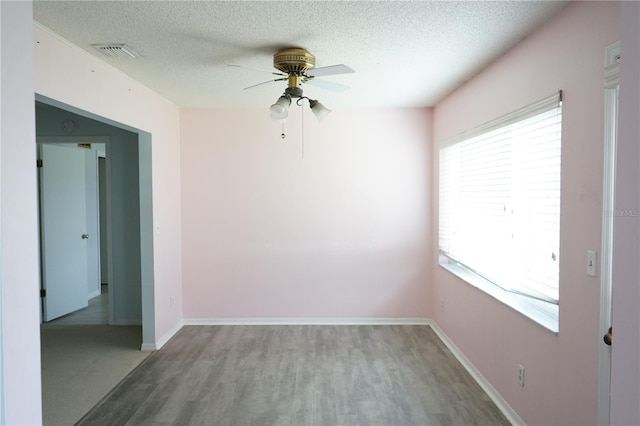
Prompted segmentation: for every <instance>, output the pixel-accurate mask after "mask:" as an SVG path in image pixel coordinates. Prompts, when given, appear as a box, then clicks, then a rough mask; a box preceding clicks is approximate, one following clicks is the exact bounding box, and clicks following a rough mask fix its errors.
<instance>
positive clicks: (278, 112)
mask: <svg viewBox="0 0 640 426" xmlns="http://www.w3.org/2000/svg"><path fill="white" fill-rule="evenodd" d="M289 105H291V99H289V98H287V97H286V96H280V97H279V98H278V100H277V101H276V103H275V104H273V105H271V108H269V110H270V111H271V118H274V119H276V120H284V119H285V118H287V117H288V116H289Z"/></svg>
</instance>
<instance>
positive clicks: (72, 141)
mask: <svg viewBox="0 0 640 426" xmlns="http://www.w3.org/2000/svg"><path fill="white" fill-rule="evenodd" d="M84 143H89V144H102V145H104V146H105V155H106V152H108V151H109V146H110V143H111V138H110V137H109V136H38V137H36V146H39V145H43V144H52V145H78V144H84ZM106 157H107V164H105V168H106V177H107V179H106V181H105V182H104V183H105V185H106V190H107V206H106V210H105V211H106V212H107V214H106V216H107V217H106V218H105V224H106V227H107V235H106V236H105V237H106V245H107V259H109V260H110V259H111V214H110V208H109V206H110V205H111V195H110V194H111V193H110V182H109V164H108V157H109V156H108V155H106ZM96 161H97V157H96ZM97 167H98V165H97V164H96V168H97ZM96 178H98V177H97V176H96ZM98 197H99V194H98ZM97 214H98V231H99V227H100V209H99V208H98V209H97ZM40 232H42V229H40ZM100 239H101V236H100V232H97V233H96V241H97V244H98V256H100ZM41 244H42V243H41ZM42 249H43V248H42V247H41V250H42ZM102 267H105V268H106V270H107V276H108V277H111V276H112V274H111V268H112V265H111V262H110V261H108V263H107V265H100V258H98V273H100V268H102ZM41 280H42V278H41ZM111 293H112V292H109V293H108V296H107V297H108V310H109V324H111V323H113V313H114V309H115V306H114V301H113V300H112V298H113V295H112V294H111ZM88 296H89V295H88V293H87V297H88ZM41 303H44V301H42V300H41Z"/></svg>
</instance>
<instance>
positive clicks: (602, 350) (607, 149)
mask: <svg viewBox="0 0 640 426" xmlns="http://www.w3.org/2000/svg"><path fill="white" fill-rule="evenodd" d="M619 74H620V42H617V43H614V44H612V45H610V46H608V47H607V49H606V53H605V84H604V102H605V104H604V111H605V113H604V165H603V166H604V167H603V187H602V213H603V214H602V247H601V249H600V253H601V256H600V259H601V260H600V263H601V265H600V336H604V335H605V333H607V331H608V329H609V327H611V297H612V295H611V281H612V278H611V277H612V266H613V225H614V221H615V217H616V211H615V175H616V146H617V140H618V88H619ZM610 395H611V347H610V346H607V345H605V344H604V342H603V341H602V340H601V341H600V342H599V344H598V425H608V424H609V413H610V404H611V398H610Z"/></svg>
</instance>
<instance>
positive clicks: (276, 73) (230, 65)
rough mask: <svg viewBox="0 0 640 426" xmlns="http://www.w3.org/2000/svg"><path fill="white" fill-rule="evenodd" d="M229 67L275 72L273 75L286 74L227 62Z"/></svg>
mask: <svg viewBox="0 0 640 426" xmlns="http://www.w3.org/2000/svg"><path fill="white" fill-rule="evenodd" d="M227 66H228V67H233V68H240V69H245V70H251V71H259V72H266V73H269V74H273V75H286V74H283V73H281V72H274V71H267V70H261V69H258V68H249V67H245V66H243V65H235V64H227Z"/></svg>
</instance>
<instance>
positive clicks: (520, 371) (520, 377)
mask: <svg viewBox="0 0 640 426" xmlns="http://www.w3.org/2000/svg"><path fill="white" fill-rule="evenodd" d="M518 383H520V386H524V367H523V366H521V365H518Z"/></svg>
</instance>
